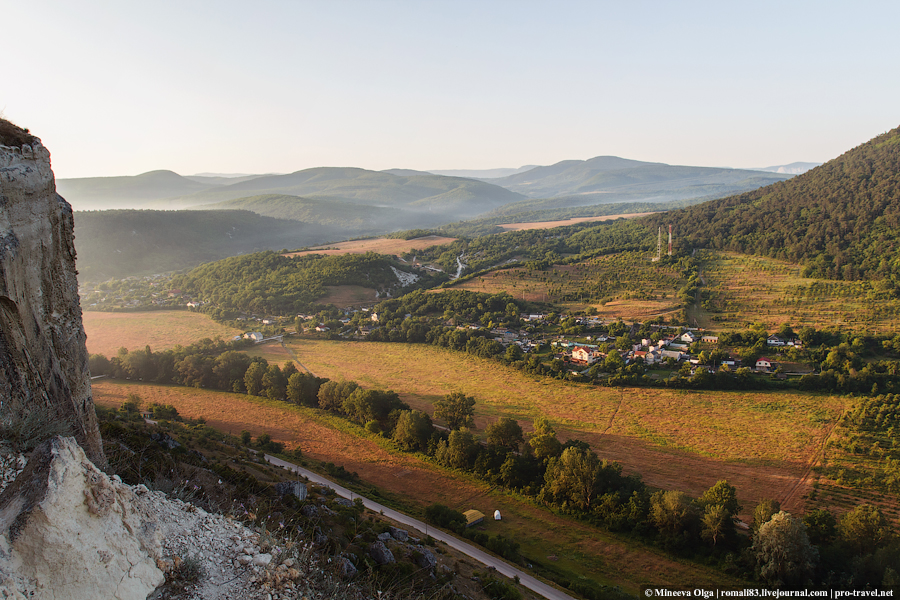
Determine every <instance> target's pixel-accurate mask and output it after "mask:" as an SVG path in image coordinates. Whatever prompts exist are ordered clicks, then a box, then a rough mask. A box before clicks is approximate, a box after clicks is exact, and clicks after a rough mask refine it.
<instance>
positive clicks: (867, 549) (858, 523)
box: [838, 504, 890, 554]
mask: <svg viewBox="0 0 900 600" xmlns="http://www.w3.org/2000/svg"><path fill="white" fill-rule="evenodd" d="M838 532H839V534H840V536H841V539H842V540H843V541H844V543H846V544H847V545H848V546H849V547H850V548H852V549H853V551H854V552H856V553H857V554H871V553H872V552H874V551H875V549H876V548H877V547H878V546H880V545H881V544H883V543H884V542H885V541H887V539H888V538H889V537H890V529H889V527H888V522H887V519H885V517H884V514H883V513H882V512H881V510H880V509H879V508H878V507H876V506H872V505H871V504H860V505H858V506H855V507H854V508H853V510H851V511H850V512H848V513H847V514H845V515H844V517H843V518H842V519H841V522H840V524H839V525H838Z"/></svg>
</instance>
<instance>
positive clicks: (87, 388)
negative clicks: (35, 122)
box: [0, 119, 106, 466]
mask: <svg viewBox="0 0 900 600" xmlns="http://www.w3.org/2000/svg"><path fill="white" fill-rule="evenodd" d="M72 231H73V222H72V207H71V206H69V204H68V203H67V202H66V201H65V200H64V199H63V198H62V197H61V196H59V195H58V194H57V193H56V184H55V181H54V178H53V171H52V170H51V168H50V153H49V152H48V151H47V149H46V148H44V146H43V145H42V144H41V141H40V140H39V139H38V138H36V137H34V136H31V135H30V134H28V132H27V131H25V130H21V129H19V128H17V127H15V126H14V125H12V124H11V123H9V122H8V121H3V120H2V119H0V394H2V396H0V400H2V402H0V406H2V408H3V411H4V414H3V418H4V420H7V419H10V418H14V416H15V415H13V416H12V417H11V412H13V413H15V412H18V413H24V414H30V415H40V416H41V418H43V419H46V420H48V421H51V422H57V423H67V424H68V425H69V426H70V427H71V429H72V433H73V434H74V435H75V438H76V439H77V440H78V442H79V444H81V446H82V447H83V448H84V450H85V452H86V453H87V456H88V457H89V458H90V459H91V460H92V461H93V462H94V463H96V464H98V465H101V466H102V465H103V464H105V462H106V461H105V459H104V456H103V446H102V444H101V440H100V433H99V430H98V428H97V418H96V415H95V413H94V402H93V398H92V396H91V383H90V373H89V371H88V354H87V350H86V348H85V345H84V342H85V334H84V329H83V328H82V323H81V306H80V304H79V300H78V283H77V281H76V271H75V247H74V244H73V233H72Z"/></svg>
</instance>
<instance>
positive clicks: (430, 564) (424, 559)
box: [413, 546, 437, 571]
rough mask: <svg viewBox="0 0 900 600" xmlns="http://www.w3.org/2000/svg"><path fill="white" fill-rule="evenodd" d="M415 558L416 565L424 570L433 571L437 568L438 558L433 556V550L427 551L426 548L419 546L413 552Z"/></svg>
mask: <svg viewBox="0 0 900 600" xmlns="http://www.w3.org/2000/svg"><path fill="white" fill-rule="evenodd" d="M413 558H414V559H415V561H416V564H417V565H419V567H420V568H422V569H427V570H429V571H433V570H434V568H435V567H436V566H437V558H435V556H434V554H432V552H431V550H427V549H426V548H425V547H424V546H417V547H416V549H415V551H414V552H413Z"/></svg>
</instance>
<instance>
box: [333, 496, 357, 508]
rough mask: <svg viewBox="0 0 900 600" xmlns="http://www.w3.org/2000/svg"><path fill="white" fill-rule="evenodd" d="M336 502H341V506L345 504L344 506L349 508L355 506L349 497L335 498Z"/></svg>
mask: <svg viewBox="0 0 900 600" xmlns="http://www.w3.org/2000/svg"><path fill="white" fill-rule="evenodd" d="M334 503H335V504H340V505H341V506H344V507H347V508H353V502H351V501H350V500H348V499H347V498H335V499H334Z"/></svg>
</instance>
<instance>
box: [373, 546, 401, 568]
mask: <svg viewBox="0 0 900 600" xmlns="http://www.w3.org/2000/svg"><path fill="white" fill-rule="evenodd" d="M369 556H371V557H372V560H374V561H375V562H376V563H378V564H379V565H388V564H391V563H393V562H396V561H395V559H394V553H393V552H391V551H390V549H389V548H388V547H387V546H385V545H384V542H382V541H381V540H378V541H377V542H374V543H373V544H372V545H371V546H369Z"/></svg>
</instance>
